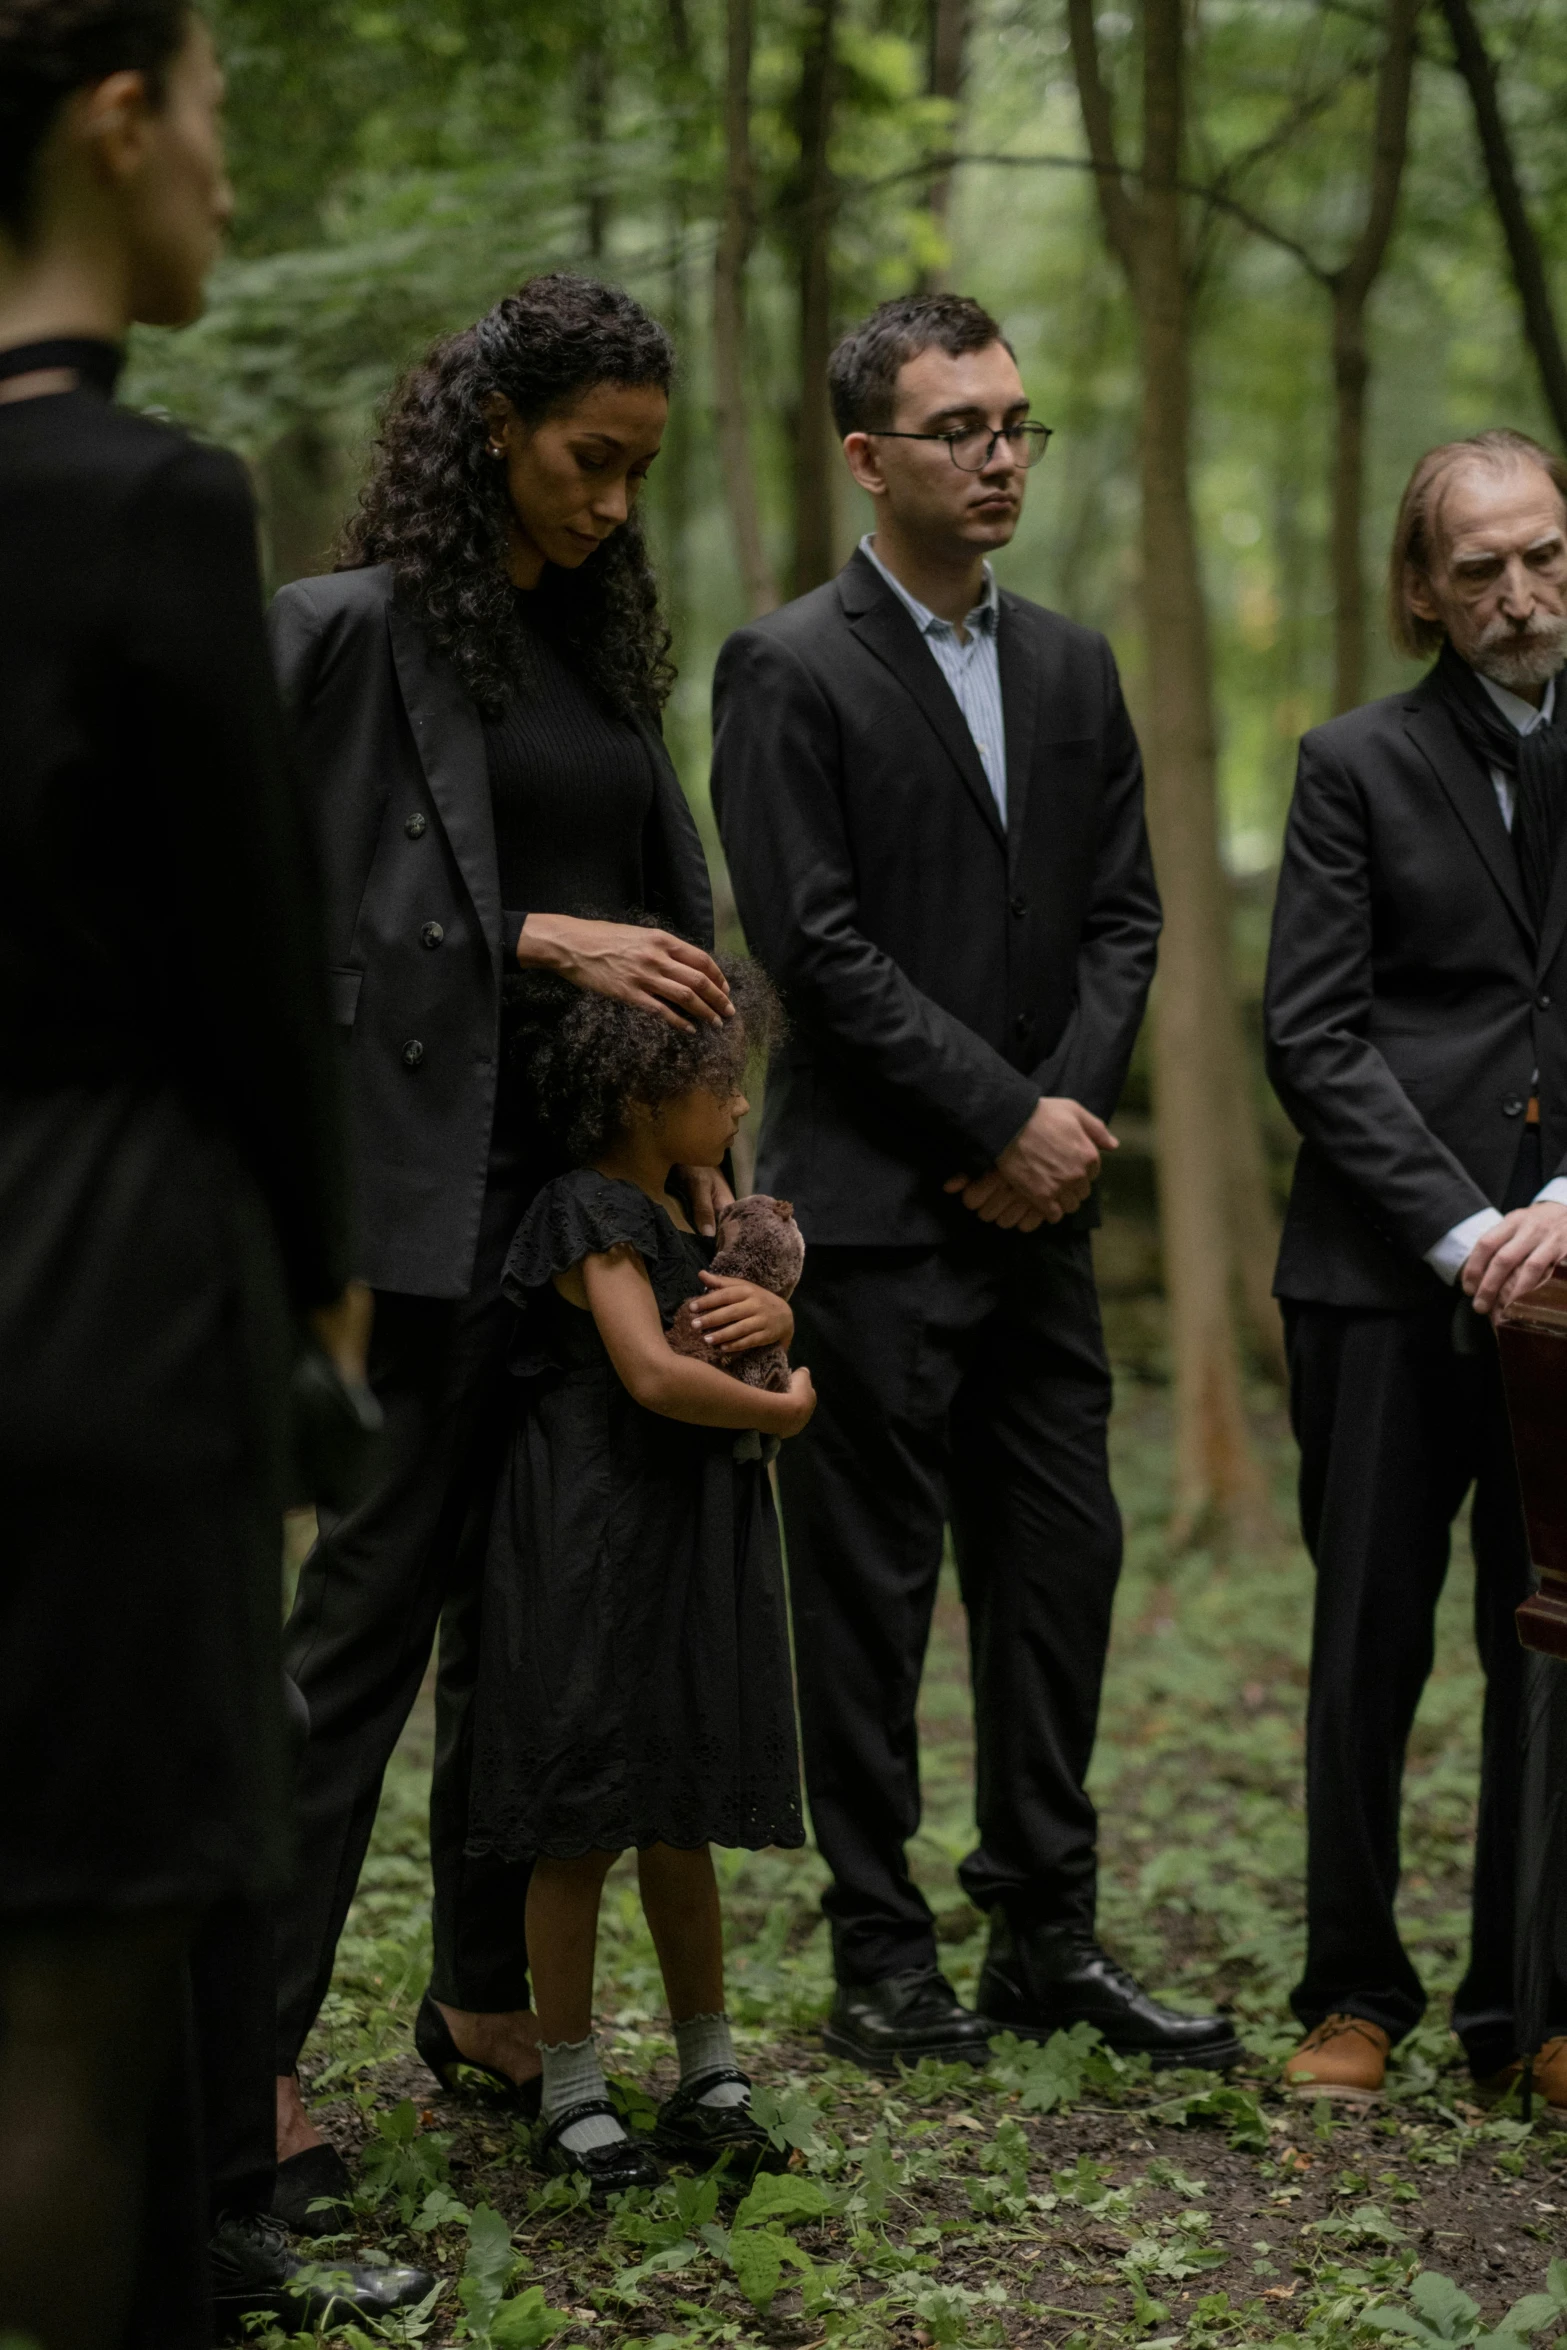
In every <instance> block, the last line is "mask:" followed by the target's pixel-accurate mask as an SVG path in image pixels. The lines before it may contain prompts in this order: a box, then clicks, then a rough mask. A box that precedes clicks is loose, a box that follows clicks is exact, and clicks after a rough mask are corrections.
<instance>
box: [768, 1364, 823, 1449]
mask: <svg viewBox="0 0 1567 2350" xmlns="http://www.w3.org/2000/svg"><path fill="white" fill-rule="evenodd" d="M778 1400H779V1402H780V1404H781V1405H782V1406H783V1409H782V1411H781V1412H780V1414H779V1416H778V1418H777V1419H776V1420H775V1421H774V1422H773V1424H772V1429H771V1433H772V1434H773V1435H774V1436H798V1435H799V1433H800V1430H801V1429H802V1428H803V1427H805V1426H806V1424H807V1423H808V1421H809V1420H810V1417H811V1414H812V1412H814V1411H815V1409H816V1390H815V1388H814V1387H813V1386H812V1385H811V1374H810V1372H809V1371H808V1370H807V1369H806V1368H805V1366H804V1364H803V1363H802V1364H801V1366H800V1368H799V1370H798V1371H791V1372H790V1374H789V1392H788V1394H787V1395H781V1396H780V1397H779V1399H778Z"/></svg>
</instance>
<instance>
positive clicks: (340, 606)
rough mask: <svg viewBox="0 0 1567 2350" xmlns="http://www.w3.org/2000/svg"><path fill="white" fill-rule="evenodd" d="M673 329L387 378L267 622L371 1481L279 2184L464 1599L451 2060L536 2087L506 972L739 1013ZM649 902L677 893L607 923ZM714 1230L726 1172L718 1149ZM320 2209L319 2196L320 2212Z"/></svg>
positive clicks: (335, 1565) (573, 333)
mask: <svg viewBox="0 0 1567 2350" xmlns="http://www.w3.org/2000/svg"><path fill="white" fill-rule="evenodd" d="M673 371H674V354H673V351H672V350H671V347H670V343H669V340H668V337H667V336H666V335H665V333H664V331H663V329H662V328H661V327H660V326H659V325H658V324H657V322H656V321H655V320H654V319H653V318H651V317H650V316H649V315H648V313H647V312H646V311H645V310H644V309H643V308H642V307H641V305H640V304H639V303H637V302H635V301H633V300H632V299H631V297H630V296H629V295H627V294H625V293H622V292H620V291H618V290H616V289H614V288H612V287H609V286H604V285H599V284H596V283H594V282H593V281H592V280H590V279H586V278H582V277H575V276H569V275H565V274H553V275H550V276H545V277H537V278H533V279H531V280H530V281H529V282H528V283H527V284H526V285H524V286H522V287H521V288H520V290H519V291H518V292H517V293H515V294H512V295H508V296H507V297H506V298H505V299H504V300H503V301H501V302H498V303H497V304H496V306H495V308H494V309H493V310H492V311H491V312H490V313H489V315H488V316H487V317H485V318H482V319H481V320H480V321H479V323H478V324H477V325H476V326H474V327H471V328H469V329H467V330H466V331H465V332H463V333H461V334H457V335H453V336H451V337H450V338H449V339H447V340H446V341H444V342H442V343H439V344H437V345H436V347H435V348H434V350H433V351H431V352H430V354H429V355H428V357H427V358H426V359H425V360H424V361H423V362H422V364H420V365H419V366H417V367H415V368H414V369H413V370H412V372H411V373H410V374H409V375H408V376H407V377H406V378H405V380H404V381H403V383H402V384H401V385H400V386H399V387H398V389H397V391H396V392H395V393H394V395H393V398H392V401H391V404H390V407H389V409H388V412H387V414H386V417H385V419H384V422H383V425H382V430H381V436H380V440H379V443H378V445H377V448H376V452H375V457H374V461H373V465H372V468H371V473H370V479H369V482H368V485H367V487H366V489H365V491H364V494H363V498H362V500H361V504H360V508H359V511H358V513H357V514H356V516H355V517H354V519H353V521H352V522H351V523H350V525H349V527H348V529H347V532H346V533H345V537H344V542H343V546H342V549H341V555H340V565H339V569H338V570H337V571H336V572H335V573H334V574H332V575H331V576H330V577H327V578H321V579H308V580H301V581H298V582H296V583H295V584H294V585H293V586H291V587H288V588H285V589H284V590H283V592H282V594H281V595H280V596H279V597H278V598H277V601H276V603H275V604H274V606H273V615H272V626H273V644H274V650H275V653H276V657H277V660H278V665H279V669H280V672H281V676H282V681H283V686H284V692H285V699H286V700H287V702H288V703H289V704H290V706H291V708H292V711H293V715H294V718H295V722H296V728H297V734H298V740H299V743H300V746H301V749H302V753H303V759H304V766H305V773H306V778H307V781H308V784H309V786H310V789H311V793H312V797H313V799H314V801H315V804H316V807H317V811H318V814H319V819H320V826H321V832H322V837H323V841H324V845H325V857H326V864H327V872H328V885H329V920H330V929H331V960H332V965H333V969H332V982H331V984H332V989H333V997H334V1005H335V1010H336V1016H337V1019H338V1022H339V1025H340V1028H341V1030H342V1034H343V1039H344V1045H345V1051H346V1066H347V1071H348V1080H349V1093H350V1105H351V1116H352V1120H353V1146H354V1168H355V1177H356V1199H357V1208H358V1239H357V1250H356V1265H355V1269H356V1271H358V1272H359V1273H361V1274H362V1275H363V1277H364V1278H365V1279H366V1280H367V1281H368V1282H370V1283H371V1284H372V1285H373V1287H374V1288H375V1290H376V1292H377V1311H376V1325H375V1338H374V1343H373V1347H372V1353H371V1364H370V1371H371V1380H372V1384H373V1385H374V1387H375V1389H376V1392H377V1394H378V1396H379V1397H380V1400H381V1403H382V1406H383V1408H384V1410H385V1413H386V1417H387V1421H388V1425H389V1430H390V1436H391V1442H390V1444H389V1446H388V1451H387V1459H388V1468H387V1472H386V1476H385V1479H384V1481H383V1483H382V1485H381V1487H380V1488H379V1490H378V1491H377V1492H375V1493H374V1494H373V1495H372V1496H371V1497H370V1499H369V1500H368V1501H367V1502H366V1503H364V1504H363V1505H362V1506H360V1507H359V1508H357V1509H355V1510H354V1511H352V1512H351V1513H349V1514H348V1515H346V1516H344V1517H341V1518H337V1519H333V1518H331V1517H324V1518H323V1520H322V1524H321V1533H320V1538H319V1541H318V1543H317V1545H316V1548H315V1549H314V1551H313V1552H312V1553H311V1556H310V1558H309V1559H308V1560H307V1561H306V1564H305V1567H304V1570H303V1573H302V1576H301V1579H300V1585H299V1594H298V1598H297V1601H296V1603H295V1608H294V1612H293V1615H292V1617H291V1619H290V1622H289V1626H288V1631H287V1635H286V1640H285V1652H286V1656H287V1660H288V1665H289V1670H290V1671H291V1672H292V1673H293V1675H294V1677H295V1678H296V1680H297V1681H298V1683H299V1685H300V1687H301V1689H302V1690H303V1692H304V1694H305V1698H306V1701H307V1703H308V1705H309V1708H310V1715H311V1737H310V1743H309V1747H308V1749H307V1751H306V1755H305V1758H304V1763H303V1767H302V1772H301V1781H300V1794H299V1804H298V1827H299V1867H298V1871H297V1880H296V1885H295V1889H294V1892H293V1894H292V1896H291V1898H290V1900H289V1902H288V1904H287V1905H286V1908H285V1911H284V1914H283V1917H282V1921H281V1932H280V1938H279V1943H280V1958H281V1970H282V1973H281V1986H280V2018H279V2048H278V2076H279V2079H278V2099H279V2104H278V2112H279V2138H278V2151H279V2155H280V2157H281V2158H282V2159H281V2169H280V2179H279V2202H278V2205H277V2208H278V2209H279V2210H280V2211H281V2212H283V2213H284V2215H285V2216H288V2217H291V2218H294V2219H296V2220H297V2219H301V2218H306V2219H308V2217H309V2212H308V2207H309V2205H310V2204H311V2202H312V2201H313V2200H314V2199H316V2198H319V2197H321V2196H323V2195H339V2196H340V2195H342V2194H343V2193H344V2192H345V2191H346V2187H347V2179H346V2174H345V2172H344V2170H343V2166H342V2164H341V2162H340V2161H339V2158H338V2157H337V2156H336V2155H335V2154H334V2153H333V2151H332V2150H331V2148H330V2147H327V2146H325V2145H324V2144H322V2142H321V2140H320V2138H319V2136H318V2134H317V2132H316V2131H315V2129H314V2128H313V2126H312V2125H311V2123H310V2122H309V2120H308V2117H307V2115H306V2113H305V2109H304V2106H303V2103H302V2101H301V2098H300V2094H299V2088H298V2083H297V2076H296V2072H295V2066H296V2061H297V2058H298V2054H299V2050H300V2047H301V2044H302V2043H303V2041H304V2038H305V2035H306V2034H307V2032H308V2031H309V2029H310V2027H311V2024H312V2023H313V2021H314V2019H315V2015H316V2012H317V2009H318V2008H319V2006H320V2002H321V1999H322V1996H323V1994H324V1993H325V1991H326V1988H327V1984H328V1982H329V1980H330V1978H331V1972H332V1961H333V1954H334V1951H335V1948H336V1944H337V1939H338V1935H339V1933H340V1931H341V1928H342V1924H343V1919H344V1916H345V1914H346V1912H347V1907H348V1903H349V1901H350V1899H351V1897H352V1894H353V1890H354V1884H355V1881H356V1879H357V1877H358V1874H359V1868H360V1864H361V1862H362V1860H363V1857H364V1852H365V1847H366V1844H367V1841H368V1839H369V1834H370V1828H371V1824H372V1821H373V1819H374V1816H375V1808H376V1799H377V1796H378V1793H379V1790H380V1784H381V1777H382V1773H383V1771H384V1769H385V1765H386V1761H387V1757H388V1755H389V1754H390V1752H391V1749H392V1746H393V1744H394V1742H395V1740H396V1738H397V1735H398V1732H399V1731H400V1729H401V1728H402V1725H403V1722H404V1720H405V1719H406V1717H407V1714H408V1711H409V1708H410V1706H411V1705H412V1703H413V1699H414V1696H415V1694H416V1692H417V1690H418V1688H419V1684H420V1681H421V1679H422V1677H423V1674H424V1670H425V1666H426V1664H427V1661H428V1658H429V1654H430V1649H431V1645H432V1642H433V1640H434V1637H435V1632H436V1626H437V1623H438V1622H439V1623H440V1625H441V1680H440V1688H439V1695H438V1707H437V1712H438V1751H437V1760H436V1771H435V1782H434V1786H433V1789H432V1795H431V1848H432V1866H433V1873H434V1880H435V1902H434V1935H435V1957H434V1969H433V1974H432V1980H431V1985H430V1991H429V1994H428V1995H427V1996H426V1998H425V2000H424V2002H423V2004H422V2006H421V2009H420V2012H419V2017H418V2024H417V2033H416V2036H417V2039H418V2044H419V2047H420V2050H421V2053H422V2054H423V2055H424V2056H425V2058H426V2061H427V2062H428V2063H429V2064H430V2065H431V2067H432V2069H433V2070H435V2071H436V2072H437V2073H438V2074H439V2075H440V2076H441V2077H442V2078H443V2079H445V2080H448V2081H455V2080H456V2078H457V2069H456V2068H457V2067H458V2066H459V2065H467V2066H472V2067H474V2068H476V2069H478V2070H480V2071H487V2072H488V2073H489V2074H490V2075H491V2076H492V2078H493V2082H494V2085H495V2089H496V2091H497V2092H498V2093H499V2094H501V2095H502V2096H509V2097H511V2098H512V2099H514V2100H520V2101H522V2102H524V2103H525V2104H532V2103H534V2102H535V2101H536V2099H537V2094H538V2092H537V2087H536V2075H537V2070H538V2060H537V2058H536V2056H535V2054H534V2046H533V2043H534V2037H535V2034H534V2028H533V2018H532V2015H531V2013H530V2012H529V2009H528V1980H527V1972H526V1955H525V1952H524V1950H523V1948H522V1946H521V1938H520V1934H519V1933H518V1930H517V1920H518V1919H519V1918H520V1916H521V1914H522V1904H521V1901H520V1900H519V1898H518V1887H517V1882H516V1879H517V1870H516V1869H515V1868H513V1869H506V1868H502V1867H500V1866H499V1865H497V1864H482V1863H478V1862H474V1861H465V1860H464V1858H463V1839H464V1834H465V1829H466V1818H467V1796H468V1727H467V1717H468V1710H469V1699H470V1695H471V1690H472V1685H473V1675H474V1656H475V1637H476V1608H477V1588H478V1568H479V1563H480V1560H479V1553H480V1551H482V1542H483V1529H484V1524H485V1520H486V1517H487V1514H488V1506H489V1498H490V1493H491V1490H492V1488H493V1483H494V1479H495V1476H496V1474H497V1471H498V1464H499V1453H500V1444H501V1440H502V1429H501V1405H502V1397H501V1388H502V1386H503V1372H504V1364H503V1354H504V1348H505V1343H506V1334H507V1317H506V1309H505V1307H504V1305H503V1303H502V1300H501V1296H500V1271H501V1264H502V1259H503V1256H504V1251H505V1247H506V1243H507V1241H508V1240H509V1238H510V1236H511V1233H512V1232H513V1230H514V1229H515V1227H516V1224H517V1221H518V1217H519V1215H520V1214H521V1212H522V1209H523V1208H524V1207H525V1206H526V1204H527V1201H528V1199H529V1198H530V1197H531V1196H532V1194H533V1193H534V1192H535V1191H536V1190H537V1189H538V1187H539V1185H540V1183H541V1182H542V1181H544V1180H545V1178H546V1177H547V1176H548V1175H550V1174H551V1173H553V1171H554V1166H553V1163H552V1162H551V1161H550V1159H549V1158H548V1155H547V1152H546V1149H545V1146H544V1144H543V1140H542V1137H541V1136H539V1135H538V1134H537V1133H536V1132H530V1130H529V1128H528V1126H527V1123H526V1120H525V1119H524V1118H523V1117H522V1116H521V1114H520V1113H519V1112H517V1111H515V1110H514V1109H513V1108H512V1106H511V1105H510V1103H509V1101H508V1097H507V1089H506V1087H505V1086H504V1085H503V1083H502V1082H501V1069H502V1063H503V1060H504V1059H505V1055H504V1054H503V1051H502V1044H501V1020H502V1004H503V994H504V988H503V981H504V980H505V979H506V976H507V974H516V973H517V972H519V971H529V970H544V971H553V972H555V973H558V974H559V975H560V976H561V977H562V978H563V979H564V980H565V981H567V982H569V983H570V985H571V986H572V987H574V988H577V989H582V990H586V991H588V992H590V993H596V994H600V995H603V996H607V997H613V998H616V999H618V1000H619V1001H621V1002H622V1003H626V1004H630V1005H635V1006H638V1007H640V1008H642V1009H644V1010H647V1011H650V1012H651V1013H653V1014H654V1015H656V1016H657V1017H659V1018H660V1019H662V1020H664V1021H667V1022H669V1023H671V1024H672V1025H674V1026H675V1027H678V1028H681V1029H687V1028H690V1027H691V1026H692V1025H693V1024H699V1023H703V1022H717V1021H721V1020H723V1019H725V1018H727V1017H728V1016H729V1014H730V1010H731V1007H730V1001H729V994H728V989H727V986H726V984H725V981H724V978H723V975H722V973H721V972H720V970H719V968H718V966H717V964H716V963H715V962H714V961H713V959H712V957H711V955H710V954H709V953H708V951H707V949H708V947H709V946H710V945H711V941H712V905H711V898H710V894H709V888H708V880H707V870H706V864H705V860H704V858H703V853H702V847H701V843H700V840H699V838H698V835H697V830H696V826H695V824H694V822H693V821H692V818H691V815H690V812H689V810H688V808H687V806H686V802H685V799H684V796H683V794H682V792H681V789H680V785H679V782H678V780H677V778H676V776H675V772H674V769H673V767H672V766H671V764H670V761H669V758H668V756H667V754H666V752H665V750H664V747H663V742H662V739H661V737H660V733H659V727H658V716H659V711H660V708H661V706H662V704H663V701H664V699H665V696H666V694H667V692H668V688H669V683H670V679H671V676H672V671H671V669H670V666H669V662H668V659H667V646H668V637H667V634H666V632H665V630H664V627H663V624H662V621H661V619H660V617H659V610H658V598H657V593H656V590H655V587H654V583H653V578H652V573H651V570H650V567H649V564H648V559H647V554H646V550H645V547H644V544H643V541H642V537H641V533H640V531H639V529H638V526H637V522H636V518H635V506H636V500H637V494H638V491H639V490H640V488H641V485H642V483H643V481H644V480H645V478H646V476H647V473H648V469H649V467H650V466H651V465H652V463H653V460H654V458H655V457H656V455H657V453H658V447H659V441H660V437H661V435H662V433H663V430H664V424H665V419H666V416H667V413H668V406H669V389H670V383H671V380H672V376H673ZM622 908H624V909H627V910H628V911H630V910H633V909H649V910H651V911H652V912H653V913H654V914H655V915H656V917H657V918H658V920H659V921H661V922H662V923H664V924H666V925H667V927H666V928H652V927H649V926H648V925H647V924H646V923H643V922H635V921H607V920H604V919H603V918H602V917H603V915H604V913H605V912H606V911H614V910H618V909H622ZM688 1196H689V1197H690V1200H691V1205H692V1211H693V1218H694V1221H695V1222H696V1223H697V1224H698V1226H699V1227H701V1228H704V1229H707V1230H711V1229H712V1228H713V1221H714V1215H715V1212H716V1208H717V1206H718V1205H719V1204H721V1200H722V1199H723V1197H725V1196H727V1195H726V1193H725V1192H724V1191H723V1187H722V1182H721V1178H719V1177H718V1176H717V1175H716V1173H715V1171H714V1170H712V1169H708V1168H703V1169H699V1170H693V1171H692V1175H691V1178H690V1181H689V1184H688ZM317 2224H319V2223H317Z"/></svg>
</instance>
